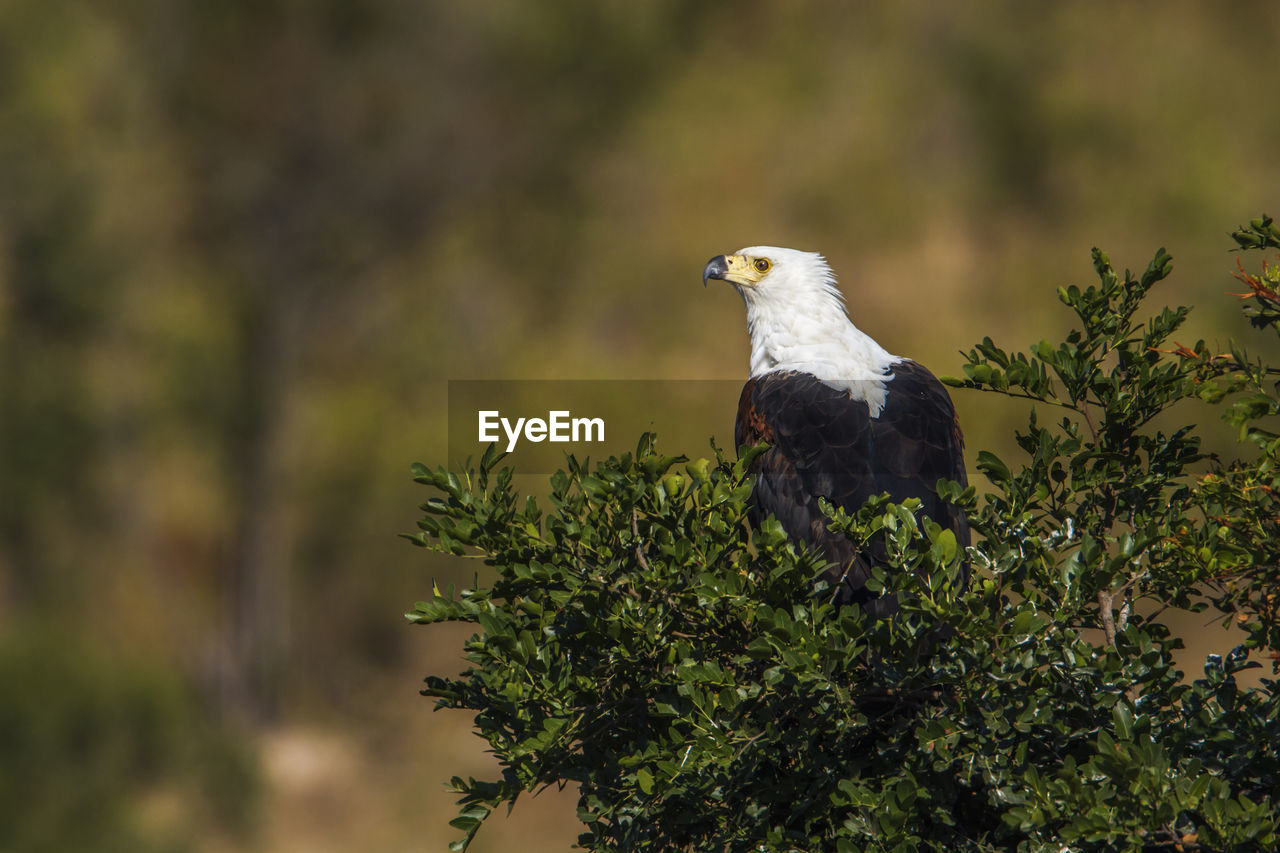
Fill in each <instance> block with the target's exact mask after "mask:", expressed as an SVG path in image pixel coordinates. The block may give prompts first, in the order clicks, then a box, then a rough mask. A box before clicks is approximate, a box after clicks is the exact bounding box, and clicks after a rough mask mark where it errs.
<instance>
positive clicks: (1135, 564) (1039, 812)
mask: <svg viewBox="0 0 1280 853" xmlns="http://www.w3.org/2000/svg"><path fill="white" fill-rule="evenodd" d="M1235 236H1236V240H1237V241H1238V243H1239V244H1240V246H1241V247H1242V249H1254V250H1271V249H1280V232H1278V231H1277V229H1276V226H1275V225H1274V224H1273V223H1272V221H1271V220H1270V219H1268V218H1265V217H1264V218H1262V219H1258V220H1255V221H1254V222H1253V223H1251V225H1250V226H1249V227H1248V228H1244V229H1242V230H1241V231H1239V232H1238V233H1237V234H1236V235H1235ZM1093 259H1094V267H1095V269H1096V271H1097V276H1098V282H1097V284H1095V285H1093V286H1090V287H1088V288H1085V289H1080V288H1077V287H1074V286H1073V287H1068V288H1062V289H1060V290H1059V292H1058V296H1059V298H1060V300H1061V301H1062V302H1063V304H1064V305H1066V306H1067V308H1069V309H1070V310H1071V311H1072V312H1073V313H1074V314H1075V317H1076V328H1075V329H1074V330H1073V331H1071V332H1070V333H1069V334H1068V335H1067V336H1066V337H1065V340H1063V341H1062V342H1060V343H1057V344H1054V343H1050V342H1048V341H1041V342H1040V343H1038V344H1035V345H1033V346H1032V347H1030V348H1029V349H1028V350H1026V351H1024V352H1015V353H1010V352H1006V351H1005V350H1003V349H1001V348H1000V347H998V346H997V345H996V344H995V343H994V342H992V341H991V340H990V339H986V340H984V341H983V342H982V343H981V344H979V345H978V346H977V347H976V348H975V349H974V350H973V351H971V352H970V353H968V355H967V358H966V362H965V364H964V365H963V371H964V376H963V377H960V378H954V379H949V380H947V381H948V382H949V383H950V384H951V385H953V386H955V387H957V388H961V389H973V391H977V392H988V393H995V394H1002V395H1008V396H1014V397H1025V398H1028V399H1030V400H1032V401H1034V404H1035V405H1034V407H1033V408H1032V412H1031V415H1030V419H1029V422H1028V423H1027V425H1026V427H1025V428H1023V429H1021V430H1019V431H1018V432H1017V435H1016V438H1017V443H1018V446H1019V447H1020V448H1021V450H1022V451H1023V454H1024V455H1023V456H1022V457H1021V458H1019V459H1018V460H1016V461H1008V460H1004V459H1001V458H999V457H998V456H996V455H995V454H993V453H990V452H987V451H981V452H979V453H978V457H977V464H978V468H979V469H980V470H981V471H982V472H983V473H984V474H985V475H986V477H987V479H988V481H989V482H990V489H989V490H988V491H987V492H985V493H984V494H983V495H982V496H981V498H980V499H979V496H978V495H977V494H976V490H975V489H973V488H970V489H968V490H964V491H962V490H961V489H960V488H959V487H958V486H955V485H954V484H952V485H951V486H950V488H947V489H946V490H945V491H946V494H947V496H948V497H949V499H950V500H952V501H954V502H956V503H957V504H959V505H961V506H963V507H964V508H965V509H966V511H967V512H968V513H969V517H970V520H971V524H972V526H973V529H974V531H975V532H976V534H977V535H976V537H975V540H976V541H975V542H974V544H973V545H972V546H971V547H969V548H968V549H967V550H965V549H962V548H960V547H959V543H957V542H956V541H955V539H954V537H953V536H952V535H951V534H950V533H949V532H948V531H943V530H941V529H940V528H939V527H938V526H937V525H936V524H934V523H933V522H932V521H930V520H928V519H923V520H922V519H921V517H920V516H919V515H918V514H917V513H916V512H915V511H914V510H915V509H917V508H916V507H915V506H913V505H912V503H911V502H907V503H906V504H903V505H894V504H891V503H888V502H887V501H886V500H883V499H882V500H873V501H871V502H869V503H868V504H867V505H866V506H865V507H863V509H862V510H861V511H859V512H858V513H856V514H854V515H851V516H850V515H846V514H844V513H842V512H840V511H839V510H838V509H836V508H834V507H829V506H828V507H827V509H828V510H829V512H830V515H831V516H832V519H833V524H834V525H835V526H836V527H837V528H838V529H841V530H843V531H845V532H846V534H847V535H849V536H851V537H854V538H856V539H857V540H859V541H868V540H871V539H873V538H880V539H882V540H883V542H884V544H885V546H886V548H887V551H888V553H889V555H890V562H891V565H892V568H891V569H890V570H887V571H882V572H880V573H879V574H877V576H876V578H875V579H874V581H873V584H876V585H879V586H881V587H883V588H884V589H885V590H886V591H890V592H893V593H894V594H896V595H897V596H898V598H899V600H900V601H901V612H900V613H899V614H898V616H897V617H895V618H894V619H891V620H879V621H877V620H873V619H871V618H869V617H867V616H866V615H865V614H863V612H862V611H861V610H860V609H859V608H858V607H856V606H845V607H840V606H836V605H835V604H833V602H832V594H831V593H832V591H831V590H829V589H826V588H824V587H823V585H822V584H821V583H820V582H816V581H815V578H817V577H818V576H819V575H820V574H821V572H822V570H823V568H824V566H823V564H822V562H821V558H820V557H819V556H818V555H816V554H814V553H810V552H806V551H805V550H804V549H803V548H798V547H797V546H796V545H795V544H794V543H792V542H791V541H789V540H788V539H787V537H786V536H785V535H784V533H783V532H782V530H781V528H780V527H779V525H777V524H776V523H775V522H773V521H772V520H770V521H767V522H765V523H764V524H762V525H760V526H759V527H758V528H757V529H754V530H750V529H749V528H748V526H747V524H746V523H745V516H746V511H747V505H748V499H749V496H750V491H751V486H750V482H749V480H748V477H747V474H746V471H747V468H748V464H749V461H750V459H751V458H752V457H753V455H754V454H755V453H756V452H758V451H759V448H756V449H750V448H744V449H742V450H741V451H740V454H741V458H740V459H738V460H737V461H731V460H730V459H728V458H726V456H725V454H723V453H722V452H721V451H720V450H718V449H715V453H714V458H713V459H698V460H696V461H693V462H689V461H687V460H686V459H685V458H684V457H681V456H668V455H663V454H662V453H660V452H658V450H657V449H656V447H655V443H654V440H653V437H652V436H645V437H643V438H642V439H641V441H640V443H639V446H638V447H637V449H636V452H635V454H633V455H632V454H627V455H624V456H622V457H621V458H611V459H608V460H606V461H604V462H601V463H599V464H597V465H596V466H595V467H594V468H593V469H591V470H588V468H587V467H586V466H584V465H581V464H579V463H578V462H577V461H576V460H575V459H573V458H572V457H570V458H569V459H568V463H567V467H566V469H565V470H562V471H559V472H557V473H556V474H555V475H554V477H552V480H551V495H550V506H549V507H547V508H546V509H545V510H544V508H543V507H541V506H539V505H538V503H537V502H536V501H535V500H534V499H533V498H531V497H530V498H527V499H524V500H522V499H521V498H520V497H519V496H518V495H517V494H516V493H515V491H514V490H513V488H512V478H511V472H510V471H509V470H508V469H501V470H499V469H498V468H497V465H498V462H499V459H500V456H499V454H497V453H496V452H493V451H492V450H491V451H490V452H489V453H487V454H486V455H485V456H484V458H483V459H482V460H481V461H480V465H479V467H478V469H475V470H468V471H466V472H464V473H462V474H454V473H449V472H447V471H445V470H443V469H437V470H434V471H433V470H429V469H427V468H426V467H424V466H417V467H416V468H415V475H416V479H417V480H418V481H419V482H421V483H423V484H425V485H428V486H430V487H432V488H433V489H435V490H436V491H437V492H439V496H437V497H432V498H430V499H429V500H428V501H427V502H426V503H424V504H423V505H422V508H423V510H424V511H425V517H424V518H423V519H422V521H421V522H420V523H419V526H420V528H421V532H420V533H418V534H416V535H415V536H413V537H412V538H413V539H414V541H416V542H417V543H419V544H421V545H424V546H427V547H430V548H434V549H438V550H443V551H446V552H450V553H453V554H458V555H480V556H482V557H483V559H484V561H485V562H486V563H487V564H489V565H491V566H492V567H493V568H494V570H495V571H496V576H495V578H494V580H493V582H492V584H491V585H484V584H480V583H479V582H477V585H476V586H475V587H474V588H472V589H465V590H462V591H460V592H456V593H455V592H454V591H453V590H449V591H448V592H441V591H440V590H438V589H435V590H433V595H432V597H431V599H430V600H429V601H423V602H420V603H418V604H417V605H416V606H415V608H414V609H413V611H412V612H411V613H409V614H408V616H409V618H410V619H411V620H413V621H415V622H419V623H424V624H432V623H437V622H445V621H462V622H469V623H474V624H475V625H477V626H478V628H479V631H478V633H476V634H475V635H474V636H473V637H472V638H471V639H470V640H469V641H468V642H467V643H466V649H465V651H466V656H467V659H468V660H469V661H470V664H471V666H470V668H469V669H468V670H467V671H465V672H463V673H462V674H460V675H458V676H454V677H442V676H431V677H429V678H427V687H426V689H425V690H424V691H423V692H424V693H425V694H426V695H428V696H432V697H435V698H436V700H437V704H438V707H441V708H458V709H469V710H472V711H475V712H476V714H477V715H476V718H475V728H476V731H477V733H478V734H479V735H481V736H482V737H483V738H485V740H487V741H488V743H489V746H490V748H491V749H492V751H493V753H494V754H495V755H496V756H497V757H498V759H499V760H500V762H501V766H502V773H501V776H500V778H498V779H495V780H489V781H478V780H475V779H461V778H454V779H453V786H454V788H455V789H456V790H457V792H458V793H459V794H460V796H461V815H460V816H459V817H458V818H457V819H456V820H455V821H454V822H453V823H454V825H455V826H456V827H457V828H458V829H459V830H460V831H461V832H462V833H463V838H462V839H461V840H460V841H458V842H457V843H455V844H454V845H453V849H459V850H461V849H465V848H466V846H467V844H468V843H469V842H470V840H471V838H472V837H473V836H474V834H475V832H476V831H477V829H478V828H479V827H480V825H481V823H482V822H483V821H484V819H485V818H486V817H487V816H488V815H489V814H490V813H491V812H492V811H493V810H494V809H495V808H497V807H499V806H501V805H502V804H504V803H507V804H514V803H515V801H516V800H517V798H518V797H519V796H520V795H521V794H522V793H525V792H532V791H536V790H538V789H539V788H542V787H544V786H548V785H560V786H563V785H567V784H574V785H577V786H578V789H579V791H580V798H579V806H578V815H579V818H580V819H581V820H582V822H583V824H584V825H585V832H584V833H583V834H582V835H581V837H580V840H579V843H580V845H581V846H582V847H584V848H586V849H589V850H596V851H614V850H627V851H632V850H655V851H656V850H697V851H704V850H724V851H747V850H753V851H792V850H803V851H811V850H837V851H856V850H902V851H909V850H917V849H947V850H1027V851H1032V850H1187V851H1197V850H1199V851H1203V850H1269V849H1275V846H1276V845H1277V844H1280V803H1278V802H1277V793H1276V792H1277V791H1278V790H1280V700H1278V699H1277V690H1276V682H1275V681H1274V680H1270V679H1265V678H1264V679H1262V680H1261V684H1260V686H1257V687H1249V688H1245V687H1242V686H1241V685H1239V684H1238V683H1237V681H1236V676H1237V674H1238V673H1240V672H1241V671H1242V670H1245V669H1248V668H1250V667H1257V666H1259V664H1258V663H1257V662H1255V661H1251V660H1250V658H1251V657H1259V656H1263V655H1264V654H1266V653H1267V652H1268V651H1270V652H1271V654H1272V657H1274V656H1275V652H1274V651H1272V650H1275V649H1277V648H1280V621H1278V620H1277V600H1276V593H1275V590H1276V589H1277V586H1276V581H1277V580H1278V578H1277V574H1280V572H1278V570H1277V554H1276V550H1277V549H1278V548H1280V504H1278V503H1277V496H1278V494H1280V492H1278V490H1280V470H1278V469H1277V462H1280V434H1277V433H1276V432H1275V431H1273V429H1272V424H1271V423H1270V419H1272V417H1273V416H1274V415H1276V414H1277V413H1280V395H1278V393H1277V385H1278V383H1277V380H1276V374H1277V372H1280V369H1277V368H1272V367H1269V366H1267V365H1266V364H1264V363H1263V362H1262V361H1260V360H1257V359H1254V358H1252V357H1251V356H1250V355H1249V354H1248V353H1247V352H1246V351H1245V350H1244V349H1243V348H1241V347H1239V346H1236V345H1231V346H1229V347H1227V348H1225V351H1223V352H1219V351H1218V350H1217V349H1215V348H1213V347H1210V346H1209V345H1207V344H1205V343H1203V342H1200V343H1197V344H1195V345H1194V346H1191V347H1187V346H1183V345H1181V344H1179V343H1177V342H1175V341H1174V338H1173V335H1174V333H1175V332H1176V330H1177V329H1178V328H1179V327H1180V326H1181V324H1182V323H1183V321H1184V320H1185V318H1186V316H1187V313H1188V310H1187V309H1185V308H1177V309H1168V308H1165V309H1162V310H1159V311H1156V312H1154V313H1150V314H1145V315H1144V314H1143V313H1142V311H1141V309H1142V306H1143V300H1144V299H1145V298H1146V297H1147V296H1148V294H1149V292H1150V290H1151V289H1152V287H1154V286H1155V285H1156V284H1157V283H1159V282H1160V281H1161V280H1162V279H1164V278H1165V277H1166V276H1167V275H1168V274H1169V272H1170V269H1171V260H1170V258H1169V256H1168V255H1167V254H1166V253H1165V252H1164V251H1163V250H1161V251H1159V252H1157V253H1156V255H1155V257H1154V259H1153V260H1152V261H1151V263H1150V264H1149V265H1148V266H1147V268H1146V269H1145V270H1144V271H1143V272H1142V273H1141V274H1139V275H1133V274H1131V273H1129V272H1125V273H1124V274H1123V275H1120V274H1119V273H1117V272H1116V270H1115V269H1114V268H1113V267H1112V265H1111V263H1110V262H1109V261H1108V259H1107V257H1106V256H1105V255H1104V254H1103V253H1102V252H1100V251H1097V250H1095V251H1094V254H1093ZM1239 277H1240V278H1241V280H1242V281H1243V282H1244V283H1245V284H1246V285H1247V287H1248V291H1247V292H1246V294H1245V299H1246V314H1247V315H1248V316H1249V318H1250V319H1251V321H1252V322H1253V324H1254V325H1255V326H1258V327H1259V328H1262V329H1264V330H1271V331H1273V332H1274V331H1277V330H1280V295H1278V292H1277V291H1278V289H1280V276H1278V275H1277V271H1276V267H1273V266H1268V265H1266V264H1265V263H1264V264H1263V265H1262V270H1261V272H1257V273H1254V272H1248V271H1246V269H1245V267H1244V266H1243V265H1242V266H1241V267H1240V274H1239ZM962 393H963V392H962ZM1206 406H1207V407H1217V408H1216V410H1211V411H1215V412H1216V411H1217V410H1220V411H1221V413H1222V416H1223V417H1224V418H1225V419H1226V420H1227V421H1228V422H1229V423H1231V424H1233V425H1235V426H1237V427H1238V428H1239V430H1240V437H1241V439H1242V442H1243V444H1242V445H1241V446H1242V447H1244V448H1246V450H1247V452H1243V453H1242V455H1241V457H1240V458H1238V459H1233V460H1229V461H1228V460H1223V459H1219V458H1217V457H1215V456H1214V455H1212V454H1209V453H1207V452H1206V451H1205V449H1204V448H1203V447H1202V444H1201V436H1200V435H1199V433H1198V431H1197V428H1196V427H1194V426H1189V425H1186V426H1184V425H1182V424H1186V423H1189V422H1191V421H1193V420H1196V419H1203V415H1204V412H1203V411H1197V410H1196V408H1195V407H1199V408H1203V407H1206ZM713 449H714V445H713ZM966 562H967V563H968V565H969V566H970V567H971V569H972V572H971V574H972V580H971V582H970V583H969V584H968V587H967V588H961V585H960V584H958V583H957V579H958V578H959V577H960V576H961V571H962V566H963V565H964V564H965V563H966ZM1210 606H1212V607H1216V608H1217V609H1218V610H1219V611H1221V612H1222V614H1223V616H1222V618H1221V620H1220V621H1221V622H1222V623H1223V624H1225V623H1228V622H1236V623H1238V624H1239V625H1242V626H1243V627H1244V629H1245V630H1246V632H1247V633H1246V635H1245V636H1246V639H1245V641H1244V643H1243V644H1241V645H1238V646H1236V647H1235V648H1233V649H1230V650H1226V649H1224V653H1223V654H1220V655H1210V656H1209V657H1208V659H1207V660H1206V662H1205V665H1204V672H1203V675H1202V676H1201V677H1198V678H1195V679H1191V678H1188V677H1187V676H1185V675H1184V673H1182V672H1180V671H1178V670H1177V669H1176V668H1175V666H1174V662H1173V659H1172V656H1171V653H1172V652H1173V651H1174V650H1175V649H1177V648H1179V647H1180V646H1181V645H1182V643H1181V641H1180V639H1179V638H1178V637H1177V636H1176V635H1175V634H1174V632H1173V631H1171V629H1170V628H1169V627H1168V625H1167V624H1166V622H1165V621H1164V617H1165V616H1166V615H1167V614H1169V613H1170V612H1172V611H1174V610H1186V609H1190V610H1194V611H1199V610H1204V609H1207V608H1209V607H1210ZM1225 637H1226V635H1225V633H1224V634H1223V640H1222V642H1223V644H1224V645H1226V643H1227V641H1226V639H1225ZM1273 673H1274V669H1273Z"/></svg>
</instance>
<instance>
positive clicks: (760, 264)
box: [754, 258, 773, 272]
mask: <svg viewBox="0 0 1280 853" xmlns="http://www.w3.org/2000/svg"><path fill="white" fill-rule="evenodd" d="M754 266H755V268H756V272H768V271H769V267H771V266H773V264H771V263H769V259H768V258H756V259H755V263H754Z"/></svg>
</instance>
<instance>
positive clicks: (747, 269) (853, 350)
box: [702, 246, 969, 618]
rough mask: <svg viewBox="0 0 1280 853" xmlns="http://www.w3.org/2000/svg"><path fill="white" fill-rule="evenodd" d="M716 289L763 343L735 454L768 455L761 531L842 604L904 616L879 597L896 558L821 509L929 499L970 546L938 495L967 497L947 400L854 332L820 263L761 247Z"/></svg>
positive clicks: (754, 358)
mask: <svg viewBox="0 0 1280 853" xmlns="http://www.w3.org/2000/svg"><path fill="white" fill-rule="evenodd" d="M712 279H715V280H720V281H725V282H728V283H730V284H732V285H733V287H734V288H735V289H737V291H738V293H739V294H740V295H741V296H742V300H743V302H744V303H746V309H747V331H748V334H749V336H750V338H751V361H750V376H749V378H748V380H747V382H746V384H745V385H744V386H743V388H742V394H741V396H740V398H739V401H738V413H737V419H736V423H735V428H734V441H735V443H736V445H737V446H738V448H739V449H740V450H741V449H742V448H744V447H745V446H754V445H756V444H760V443H766V444H768V445H769V448H768V449H767V450H766V451H764V452H763V453H761V454H760V455H759V456H757V457H756V458H755V460H754V461H753V462H752V464H751V466H750V469H749V470H750V475H751V477H752V494H751V507H750V511H749V513H750V514H749V521H750V522H751V523H752V524H753V525H755V526H758V525H759V524H760V523H761V522H762V521H763V520H764V519H766V518H767V517H769V516H773V517H775V518H776V519H777V520H778V522H779V523H780V524H781V525H782V528H783V530H784V531H785V532H786V533H787V535H788V536H789V537H790V538H791V539H792V540H793V541H797V542H801V543H804V544H805V545H807V546H810V547H812V548H814V549H816V550H817V551H819V552H820V553H821V555H822V556H823V557H824V558H825V559H826V560H827V562H828V564H829V567H828V568H827V569H826V570H825V571H824V573H823V575H822V576H821V577H822V578H823V579H825V580H826V582H827V588H828V589H830V590H832V595H833V600H834V601H836V602H837V603H839V604H858V605H860V606H861V607H862V608H863V610H864V611H865V612H867V613H868V614H870V615H871V616H873V617H875V618H888V617H891V616H893V615H894V614H895V613H896V612H897V610H898V603H897V600H896V599H895V598H894V597H893V596H892V595H881V594H877V593H876V592H873V591H872V590H870V589H868V588H867V580H868V579H869V578H870V576H871V573H872V569H873V567H874V566H875V565H877V564H880V565H884V564H885V563H886V562H887V556H886V554H885V552H884V549H883V547H880V548H878V549H877V548H875V547H874V546H873V547H870V548H862V549H860V548H858V547H857V546H856V545H855V543H853V542H851V541H850V540H849V539H847V538H846V537H844V536H843V535H841V534H838V533H836V532H834V531H831V530H829V529H828V519H827V517H826V516H825V515H824V514H823V512H822V510H821V509H820V507H819V502H818V501H819V498H826V499H827V500H828V501H830V502H831V503H832V504H833V505H835V506H837V507H839V508H841V509H842V510H844V511H845V512H848V513H853V512H856V511H857V510H858V509H859V508H860V507H861V506H862V505H863V503H865V502H866V500H867V499H868V498H871V497H874V496H877V495H880V494H883V493H888V495H889V497H890V499H891V500H893V501H894V502H896V503H901V502H902V501H904V500H906V499H907V498H918V499H919V500H920V502H921V507H920V512H921V513H922V514H923V515H925V516H928V517H929V518H932V519H933V520H934V521H936V522H937V523H938V524H939V525H941V526H942V527H943V528H945V529H949V530H951V531H952V532H953V533H954V534H955V537H956V541H957V543H958V545H959V547H960V548H961V549H963V548H965V547H967V546H968V544H969V526H968V522H967V520H966V518H965V515H964V513H963V511H961V510H959V509H958V508H956V507H955V506H953V505H951V504H950V503H948V502H947V501H945V500H943V498H942V497H941V496H940V495H939V494H938V481H939V480H940V479H947V480H952V481H955V482H957V483H959V484H960V485H961V486H962V487H964V486H967V485H968V479H967V477H966V474H965V465H964V436H963V434H962V433H961V430H960V424H959V421H958V419H957V417H956V412H955V407H954V406H953V405H952V402H951V398H950V396H949V395H948V394H947V390H946V388H945V387H943V385H942V383H941V382H939V381H938V379H937V377H935V376H934V375H933V374H932V373H930V372H929V371H928V369H926V368H925V367H923V366H922V365H920V364H918V363H917V362H915V361H912V360H911V359H909V358H904V357H902V356H897V355H893V354H892V353H890V352H889V351H888V350H886V349H885V348H884V347H882V346H880V344H878V343H876V341H875V340H873V339H872V338H871V337H870V336H869V335H867V334H866V333H865V332H863V331H861V330H860V329H858V327H857V326H855V325H854V324H853V322H852V321H851V320H850V319H849V315H848V312H847V310H846V307H845V300H844V296H843V294H842V293H841V291H840V289H839V288H838V287H837V284H836V277H835V274H834V273H833V272H832V269H831V266H830V265H829V264H828V263H827V260H826V259H825V258H824V257H823V256H822V255H821V254H818V253H815V252H804V251H799V250H796V249H784V248H778V247H774V246H752V247H749V248H745V249H740V250H738V251H737V252H734V253H733V254H729V255H716V256H715V257H713V258H712V259H711V260H710V261H708V262H707V264H706V267H705V268H704V269H703V272H702V282H703V286H704V287H705V286H706V285H707V282H709V281H710V280H712ZM964 575H965V570H964V569H962V576H961V580H960V582H961V583H962V584H963V583H964V581H965V577H964Z"/></svg>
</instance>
